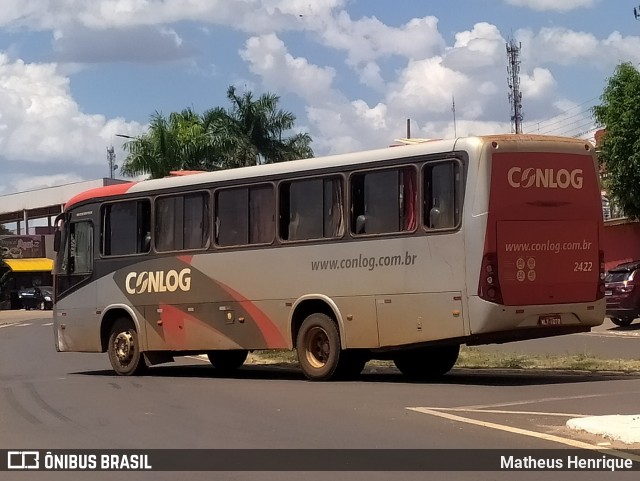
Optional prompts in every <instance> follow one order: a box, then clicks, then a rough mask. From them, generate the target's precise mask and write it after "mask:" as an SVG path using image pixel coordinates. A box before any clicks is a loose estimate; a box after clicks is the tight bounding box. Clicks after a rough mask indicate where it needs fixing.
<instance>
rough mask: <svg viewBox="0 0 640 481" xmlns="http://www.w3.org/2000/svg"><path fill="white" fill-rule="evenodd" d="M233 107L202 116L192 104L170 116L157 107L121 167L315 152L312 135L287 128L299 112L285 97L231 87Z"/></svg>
mask: <svg viewBox="0 0 640 481" xmlns="http://www.w3.org/2000/svg"><path fill="white" fill-rule="evenodd" d="M227 98H228V99H229V100H230V102H231V108H230V109H229V110H225V109H223V108H222V107H216V108H214V109H211V110H208V111H207V112H205V113H204V114H203V115H202V116H200V115H198V114H196V113H195V112H193V110H191V109H185V110H183V111H182V112H174V113H171V114H170V115H169V117H168V118H166V117H164V116H163V115H162V114H161V113H159V112H155V113H154V114H153V115H152V116H151V122H150V125H149V131H148V132H147V133H146V134H143V135H141V136H140V137H137V138H135V139H133V140H131V141H129V142H127V143H125V144H124V146H123V147H124V149H125V150H126V151H127V152H128V155H127V158H126V159H125V161H124V164H123V166H122V169H121V172H122V174H124V175H128V176H135V175H140V174H151V178H154V179H155V178H160V177H165V176H167V175H169V173H170V172H171V171H174V170H217V169H224V168H233V167H244V166H248V165H258V164H270V163H273V162H282V161H285V160H295V159H304V158H309V157H313V150H312V149H311V141H312V140H311V136H310V135H309V134H307V133H298V134H295V135H293V136H291V137H283V134H284V133H285V132H287V131H289V130H292V129H293V128H294V124H295V119H296V118H295V116H294V115H293V114H292V113H291V112H287V111H284V110H281V109H278V102H279V101H280V97H278V96H276V95H274V94H270V93H267V94H263V95H261V96H260V97H259V98H258V99H257V100H254V98H253V94H252V93H251V92H245V93H244V94H243V95H242V96H239V95H237V94H236V89H235V87H233V86H231V87H229V89H228V90H227Z"/></svg>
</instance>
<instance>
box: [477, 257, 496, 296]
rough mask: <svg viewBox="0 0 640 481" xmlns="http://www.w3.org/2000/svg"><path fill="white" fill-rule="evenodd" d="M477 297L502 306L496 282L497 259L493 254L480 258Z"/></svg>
mask: <svg viewBox="0 0 640 481" xmlns="http://www.w3.org/2000/svg"><path fill="white" fill-rule="evenodd" d="M478 295H479V296H480V298H481V299H484V300H485V301H489V302H495V303H496V304H502V292H501V291H500V282H499V281H498V259H497V256H496V254H495V253H489V254H485V256H484V257H483V258H482V271H481V272H480V285H479V292H478Z"/></svg>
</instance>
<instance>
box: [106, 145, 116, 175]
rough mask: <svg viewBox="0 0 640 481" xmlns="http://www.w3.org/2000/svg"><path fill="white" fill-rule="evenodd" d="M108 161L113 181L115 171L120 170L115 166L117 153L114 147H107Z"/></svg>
mask: <svg viewBox="0 0 640 481" xmlns="http://www.w3.org/2000/svg"><path fill="white" fill-rule="evenodd" d="M107 160H108V161H109V178H110V179H113V171H114V170H116V169H117V168H118V166H117V165H116V164H115V161H116V151H115V150H114V148H113V145H111V146H109V147H107Z"/></svg>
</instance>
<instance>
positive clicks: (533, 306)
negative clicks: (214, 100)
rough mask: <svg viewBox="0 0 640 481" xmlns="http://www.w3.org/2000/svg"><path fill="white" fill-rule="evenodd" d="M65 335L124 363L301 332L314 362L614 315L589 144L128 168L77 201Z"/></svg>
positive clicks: (432, 364)
mask: <svg viewBox="0 0 640 481" xmlns="http://www.w3.org/2000/svg"><path fill="white" fill-rule="evenodd" d="M58 225H59V230H58V232H59V234H58V235H57V236H56V237H57V239H56V241H57V242H56V244H57V248H58V257H57V262H56V268H55V291H56V304H55V309H54V321H55V322H54V329H55V340H56V347H57V350H58V351H82V352H107V353H108V356H109V359H110V361H111V364H112V366H113V368H114V369H115V371H116V372H117V373H118V374H121V375H130V374H134V373H139V372H141V370H143V369H145V368H147V367H148V366H150V365H152V364H157V363H161V362H167V361H172V360H173V359H174V357H175V356H182V355H193V354H207V355H208V357H209V360H210V361H211V363H212V364H213V365H214V367H216V368H218V369H222V370H232V369H236V368H238V367H240V366H241V365H242V364H243V362H244V361H245V360H246V357H247V353H248V352H249V351H252V350H264V349H296V350H297V353H298V359H299V363H300V367H301V368H302V370H303V372H304V374H305V375H306V376H307V377H308V378H309V379H312V380H327V379H330V378H333V377H337V376H344V375H354V374H357V373H359V372H360V371H361V370H362V368H363V366H364V364H365V363H366V362H367V361H368V360H369V359H392V360H393V361H394V362H395V364H396V366H397V367H398V368H399V369H400V370H401V371H402V372H403V373H404V374H406V375H409V376H413V377H418V378H428V377H431V376H437V375H441V374H444V373H446V372H448V371H449V370H450V369H451V368H452V366H453V365H454V364H455V362H456V360H457V357H458V352H459V348H460V345H461V344H466V345H480V344H488V343H502V342H509V341H519V340H524V339H534V338H541V337H547V336H556V335H561V334H570V333H576V332H584V331H589V330H590V329H591V328H592V327H593V326H597V325H599V324H601V323H602V322H603V319H604V313H605V301H604V281H603V279H604V264H603V252H602V248H601V245H600V239H601V237H602V235H601V234H602V208H601V201H600V187H599V179H598V173H597V169H596V159H595V153H594V148H593V146H592V145H591V144H589V143H588V142H586V141H583V140H578V139H570V138H560V137H546V136H530V135H498V136H485V137H470V138H460V139H452V140H439V141H430V142H424V143H420V144H417V145H407V146H400V147H395V148H386V149H380V150H373V151H367V152H360V153H352V154H345V155H336V156H331V157H324V158H315V159H308V160H300V161H296V162H286V163H280V164H272V165H262V166H256V167H247V168H241V169H235V170H225V171H217V172H207V173H198V174H193V175H183V176H173V177H168V178H164V179H158V180H148V181H142V182H132V183H125V184H120V185H115V186H108V187H103V188H99V189H95V190H90V191H87V192H85V193H83V194H80V195H78V196H76V197H74V198H72V199H71V200H69V202H68V203H67V204H66V206H65V211H64V213H63V214H61V216H60V219H59V222H58Z"/></svg>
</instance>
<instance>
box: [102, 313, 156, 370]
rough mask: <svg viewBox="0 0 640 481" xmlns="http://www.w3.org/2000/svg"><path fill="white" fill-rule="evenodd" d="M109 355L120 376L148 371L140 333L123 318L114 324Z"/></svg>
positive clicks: (108, 350)
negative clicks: (139, 336)
mask: <svg viewBox="0 0 640 481" xmlns="http://www.w3.org/2000/svg"><path fill="white" fill-rule="evenodd" d="M107 354H108V356H109V362H111V367H113V370H114V371H115V372H116V373H117V374H119V375H120V376H132V375H139V374H142V373H143V372H144V371H146V369H147V365H146V363H145V360H144V356H143V355H142V352H141V351H140V341H139V338H138V332H137V331H136V327H135V325H134V324H133V322H132V321H131V320H130V319H126V318H121V319H118V320H117V321H116V322H115V323H114V324H113V327H112V328H111V332H110V334H109V344H108V346H107Z"/></svg>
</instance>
